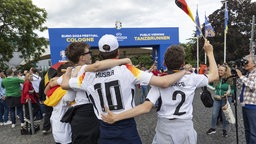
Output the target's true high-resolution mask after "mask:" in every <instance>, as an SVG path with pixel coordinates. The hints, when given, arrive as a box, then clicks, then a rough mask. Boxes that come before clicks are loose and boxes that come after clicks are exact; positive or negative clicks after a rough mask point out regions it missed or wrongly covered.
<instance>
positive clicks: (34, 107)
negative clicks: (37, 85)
mask: <svg viewBox="0 0 256 144" xmlns="http://www.w3.org/2000/svg"><path fill="white" fill-rule="evenodd" d="M31 106H32V113H33V118H34V117H35V116H36V114H37V113H38V112H39V110H40V106H39V104H38V103H32V104H31ZM25 117H26V118H27V119H30V117H29V107H28V103H26V104H25Z"/></svg>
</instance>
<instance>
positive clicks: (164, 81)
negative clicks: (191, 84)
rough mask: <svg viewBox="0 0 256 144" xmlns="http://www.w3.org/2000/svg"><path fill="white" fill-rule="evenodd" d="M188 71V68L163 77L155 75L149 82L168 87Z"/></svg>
mask: <svg viewBox="0 0 256 144" xmlns="http://www.w3.org/2000/svg"><path fill="white" fill-rule="evenodd" d="M186 72H187V71H186V70H181V71H179V72H176V73H174V74H169V75H165V76H162V77H158V76H154V75H153V76H152V77H151V79H150V81H149V84H151V85H154V86H158V87H162V88H166V87H169V86H170V85H171V84H174V83H175V82H177V81H178V80H179V79H180V78H182V77H183V76H184V75H185V74H186Z"/></svg>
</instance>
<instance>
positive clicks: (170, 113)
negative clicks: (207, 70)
mask: <svg viewBox="0 0 256 144" xmlns="http://www.w3.org/2000/svg"><path fill="white" fill-rule="evenodd" d="M207 84H208V78H207V77H206V76H205V75H201V74H194V73H192V74H188V75H184V76H183V77H182V78H181V79H180V80H179V81H177V82H176V83H175V84H173V85H171V86H170V87H168V88H158V87H154V86H153V87H152V88H151V89H150V91H149V93H148V95H147V99H149V100H150V101H151V102H152V103H153V104H155V103H156V101H157V100H158V98H159V97H161V99H162V105H161V108H160V110H159V111H158V117H163V118H167V119H173V118H179V119H192V117H193V116H192V112H193V106H192V102H193V99H194V95H195V90H196V88H198V87H203V86H207Z"/></svg>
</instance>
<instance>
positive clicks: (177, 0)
mask: <svg viewBox="0 0 256 144" xmlns="http://www.w3.org/2000/svg"><path fill="white" fill-rule="evenodd" d="M175 3H176V5H177V6H178V7H179V8H181V9H182V10H183V11H184V12H185V13H186V14H187V15H188V16H189V17H190V18H191V19H192V20H193V21H195V19H194V16H193V14H192V12H191V10H190V8H189V7H188V4H187V3H186V0H175Z"/></svg>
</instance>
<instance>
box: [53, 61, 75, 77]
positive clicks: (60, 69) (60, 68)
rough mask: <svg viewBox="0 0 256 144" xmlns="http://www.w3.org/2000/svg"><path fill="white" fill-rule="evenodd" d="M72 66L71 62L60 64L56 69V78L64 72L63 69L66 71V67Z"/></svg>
mask: <svg viewBox="0 0 256 144" xmlns="http://www.w3.org/2000/svg"><path fill="white" fill-rule="evenodd" d="M72 65H73V63H72V62H66V63H64V64H61V65H60V66H59V67H58V69H57V75H56V76H59V77H60V76H62V75H63V74H64V73H65V72H63V71H62V70H63V69H67V68H68V67H71V66H72Z"/></svg>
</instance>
